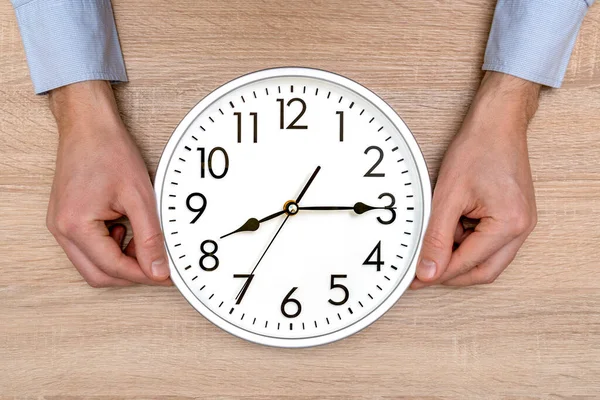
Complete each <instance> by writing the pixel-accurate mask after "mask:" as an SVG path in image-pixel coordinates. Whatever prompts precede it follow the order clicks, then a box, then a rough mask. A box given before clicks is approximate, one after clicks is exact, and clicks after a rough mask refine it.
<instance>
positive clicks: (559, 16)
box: [483, 0, 593, 88]
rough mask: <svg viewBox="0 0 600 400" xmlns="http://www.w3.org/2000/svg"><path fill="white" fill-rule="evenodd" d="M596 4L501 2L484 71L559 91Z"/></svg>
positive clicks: (534, 0) (544, 0) (530, 0)
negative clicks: (584, 23)
mask: <svg viewBox="0 0 600 400" xmlns="http://www.w3.org/2000/svg"><path fill="white" fill-rule="evenodd" d="M592 2H593V0H588V1H586V0H498V3H497V5H496V11H495V13H494V20H493V22H492V28H491V31H490V36H489V39H488V44H487V49H486V51H485V58H484V64H483V69H484V70H491V71H498V72H503V73H506V74H510V75H514V76H517V77H519V78H523V79H527V80H529V81H533V82H536V83H540V84H542V85H546V86H552V87H556V88H557V87H560V85H561V84H562V80H563V78H564V76H565V71H566V70H567V65H568V63H569V58H570V57H571V52H572V51H573V46H574V44H575V40H576V39H577V34H578V32H579V27H580V26H581V22H582V21H583V18H584V16H585V14H586V12H587V9H588V7H589V5H590V4H591V3H592Z"/></svg>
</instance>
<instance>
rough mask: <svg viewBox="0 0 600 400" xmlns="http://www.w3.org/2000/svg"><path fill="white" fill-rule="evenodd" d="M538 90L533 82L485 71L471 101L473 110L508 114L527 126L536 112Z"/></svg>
mask: <svg viewBox="0 0 600 400" xmlns="http://www.w3.org/2000/svg"><path fill="white" fill-rule="evenodd" d="M540 88H541V85H540V84H538V83H535V82H531V81H527V80H525V79H521V78H518V77H516V76H512V75H508V74H504V73H501V72H495V71H487V72H486V73H485V75H484V77H483V79H482V80H481V85H480V86H479V89H478V90H477V94H476V95H475V99H474V100H473V106H474V107H473V108H475V110H476V111H478V110H479V111H480V110H481V109H482V108H483V109H487V110H488V111H489V110H492V111H495V112H496V113H502V114H508V116H513V117H514V118H517V119H519V120H521V121H522V122H525V123H526V124H527V123H529V120H530V119H531V118H532V117H533V115H534V114H535V112H536V111H537V107H538V98H539V93H540Z"/></svg>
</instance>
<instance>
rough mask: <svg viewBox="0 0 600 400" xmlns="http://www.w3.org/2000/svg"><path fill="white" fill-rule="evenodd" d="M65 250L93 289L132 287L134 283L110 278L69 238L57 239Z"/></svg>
mask: <svg viewBox="0 0 600 400" xmlns="http://www.w3.org/2000/svg"><path fill="white" fill-rule="evenodd" d="M56 240H57V242H58V243H59V244H60V246H61V247H62V248H63V249H64V251H65V254H66V255H67V257H68V258H69V260H70V261H71V263H73V265H74V266H75V268H76V269H77V271H78V272H79V274H80V275H81V276H82V277H83V279H85V281H86V282H87V283H88V284H89V285H90V286H92V287H95V288H100V287H110V286H131V285H133V282H131V281H128V280H125V279H119V278H114V277H112V276H109V275H108V274H106V273H105V272H103V271H102V270H100V269H99V268H98V267H96V266H95V265H94V264H93V263H92V262H91V261H90V260H89V259H88V258H87V257H86V256H85V254H83V252H81V250H79V249H78V248H77V246H76V245H75V244H74V243H72V242H71V241H70V240H68V239H67V238H58V237H57V238H56Z"/></svg>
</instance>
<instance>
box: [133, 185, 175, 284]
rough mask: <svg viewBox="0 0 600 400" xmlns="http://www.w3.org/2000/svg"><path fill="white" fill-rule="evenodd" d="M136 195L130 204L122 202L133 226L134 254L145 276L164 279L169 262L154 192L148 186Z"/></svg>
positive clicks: (167, 272) (157, 279) (156, 279)
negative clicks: (147, 188)
mask: <svg viewBox="0 0 600 400" xmlns="http://www.w3.org/2000/svg"><path fill="white" fill-rule="evenodd" d="M137 197H138V198H137V199H136V200H134V201H133V202H132V203H131V204H123V205H124V207H125V213H126V214H127V216H128V217H129V221H131V227H132V228H133V238H134V239H135V255H136V258H137V261H138V263H139V264H140V267H141V268H142V270H143V271H144V273H145V274H146V276H148V277H149V278H151V279H153V280H155V281H164V280H165V279H167V278H168V277H169V274H170V271H169V262H168V259H167V252H166V251H165V243H164V237H163V234H162V231H161V227H160V223H159V221H158V213H157V210H156V200H155V197H154V192H153V191H152V189H151V188H150V189H149V190H148V191H147V192H146V193H145V194H141V196H137Z"/></svg>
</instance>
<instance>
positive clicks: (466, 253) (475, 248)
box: [438, 218, 514, 282]
mask: <svg viewBox="0 0 600 400" xmlns="http://www.w3.org/2000/svg"><path fill="white" fill-rule="evenodd" d="M513 239H514V236H512V235H511V234H510V233H509V232H508V231H507V230H506V229H505V228H504V226H503V225H502V224H501V223H499V222H496V220H494V219H492V218H483V219H482V220H481V221H480V223H479V224H478V225H477V226H476V227H475V230H474V231H473V233H471V234H470V235H469V236H468V237H467V238H466V239H465V240H464V241H463V242H462V243H461V244H460V246H458V248H457V249H456V250H455V251H454V253H452V258H451V259H450V263H449V265H448V268H447V269H446V271H445V272H444V273H443V274H442V276H441V277H440V278H439V280H438V281H439V282H443V281H447V280H449V279H452V278H454V277H455V276H458V275H462V274H464V273H465V272H467V271H469V270H470V269H472V268H475V267H476V266H478V265H480V264H482V263H484V262H485V261H486V260H487V259H488V258H490V257H491V256H492V255H494V254H495V253H497V252H498V251H499V250H500V249H501V248H503V247H504V246H506V245H507V244H509V243H510V242H511V241H512V240H513Z"/></svg>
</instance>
